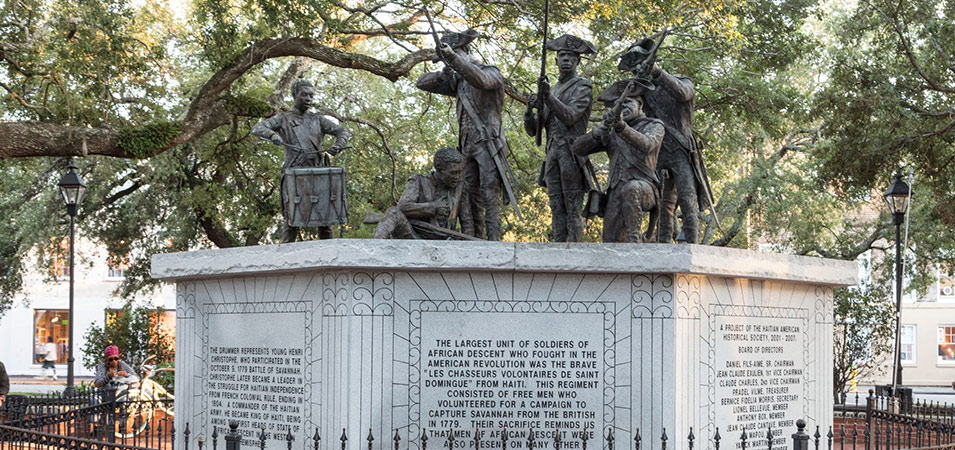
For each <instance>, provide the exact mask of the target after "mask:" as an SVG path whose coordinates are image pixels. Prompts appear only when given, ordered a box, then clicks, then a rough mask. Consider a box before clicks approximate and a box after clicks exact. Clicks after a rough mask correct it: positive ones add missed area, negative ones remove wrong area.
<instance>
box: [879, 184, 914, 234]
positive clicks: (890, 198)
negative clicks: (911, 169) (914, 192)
mask: <svg viewBox="0 0 955 450" xmlns="http://www.w3.org/2000/svg"><path fill="white" fill-rule="evenodd" d="M909 194H910V193H909V185H908V184H905V181H903V180H902V175H901V174H897V175H896V176H895V183H892V186H889V190H887V191H885V195H884V197H885V202H886V203H888V204H889V212H891V213H892V217H893V218H894V219H895V220H896V223H897V224H901V223H902V218H903V217H904V216H905V212H906V211H908V209H909Z"/></svg>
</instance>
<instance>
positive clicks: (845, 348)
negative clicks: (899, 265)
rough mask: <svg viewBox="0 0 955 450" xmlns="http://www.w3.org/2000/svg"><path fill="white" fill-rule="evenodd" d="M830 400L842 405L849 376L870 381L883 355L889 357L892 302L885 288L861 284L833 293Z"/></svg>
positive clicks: (876, 373) (891, 344) (893, 324)
mask: <svg viewBox="0 0 955 450" xmlns="http://www.w3.org/2000/svg"><path fill="white" fill-rule="evenodd" d="M833 307H834V310H833V313H834V320H835V326H834V327H833V333H834V336H833V357H834V358H833V365H832V370H833V380H834V383H833V398H834V399H835V400H834V401H835V402H836V403H841V402H842V395H843V394H844V393H845V392H847V389H848V384H849V382H850V380H851V379H852V377H853V375H854V376H855V378H856V379H862V380H865V379H871V378H872V377H873V376H876V375H879V374H880V372H881V367H880V365H881V364H883V363H884V362H885V360H884V359H882V356H883V355H892V354H893V345H894V344H893V341H892V337H893V336H895V322H894V321H893V320H892V318H893V317H894V311H895V303H894V302H893V301H892V300H890V299H889V295H888V292H887V290H886V289H883V288H880V287H877V286H875V285H869V284H865V283H863V284H862V285H860V286H859V287H858V288H849V289H835V290H834V291H833Z"/></svg>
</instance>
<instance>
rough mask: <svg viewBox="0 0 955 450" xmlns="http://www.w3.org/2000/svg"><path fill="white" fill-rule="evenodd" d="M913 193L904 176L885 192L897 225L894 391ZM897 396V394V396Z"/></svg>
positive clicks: (898, 379)
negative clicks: (905, 227)
mask: <svg viewBox="0 0 955 450" xmlns="http://www.w3.org/2000/svg"><path fill="white" fill-rule="evenodd" d="M910 198H911V192H910V191H909V185H908V184H905V181H902V175H901V174H896V175H895V183H892V186H890V187H889V190H887V191H885V202H886V203H888V204H889V212H891V213H892V222H893V223H895V370H894V371H893V373H892V390H893V393H895V391H896V390H897V386H898V385H900V384H902V341H901V337H900V334H899V333H900V332H901V330H902V324H901V320H902V313H901V311H902V222H903V221H904V220H905V212H906V211H907V210H908V209H909V199H910ZM896 395H897V394H896Z"/></svg>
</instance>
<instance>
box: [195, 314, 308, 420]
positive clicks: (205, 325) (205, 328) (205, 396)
mask: <svg viewBox="0 0 955 450" xmlns="http://www.w3.org/2000/svg"><path fill="white" fill-rule="evenodd" d="M311 307H312V302H311V301H309V300H286V301H274V302H254V303H251V302H235V303H214V302H209V303H204V304H202V308H201V309H204V311H203V314H202V354H203V355H208V354H209V318H210V316H211V315H213V314H262V313H303V314H305V320H304V327H305V333H304V336H303V338H304V339H303V349H306V351H307V349H309V348H310V347H311V346H313V345H317V344H318V343H317V342H316V340H315V333H314V332H313V330H312V325H313V322H312V320H310V317H311V316H312V314H311V313H312V309H311ZM305 356H307V355H303V359H304V360H305V369H304V371H305V374H306V375H305V383H304V384H305V386H304V388H305V393H304V394H303V395H302V401H303V402H304V404H305V405H310V407H306V408H302V409H303V410H304V412H305V417H304V419H305V420H304V421H303V423H302V427H303V429H305V430H308V429H309V428H313V427H314V426H315V423H314V421H313V420H312V410H313V409H316V408H320V407H321V405H320V404H317V403H315V404H313V403H312V384H311V383H310V382H309V380H310V378H311V376H310V375H308V374H311V372H312V362H313V361H312V359H311V358H308V357H305ZM208 361H209V360H208V359H203V376H204V377H205V376H206V375H207V374H208V373H209V362H208ZM201 404H202V405H203V407H205V405H208V404H209V392H208V383H202V403H201ZM205 417H207V418H210V417H209V416H208V415H207V414H206V415H205Z"/></svg>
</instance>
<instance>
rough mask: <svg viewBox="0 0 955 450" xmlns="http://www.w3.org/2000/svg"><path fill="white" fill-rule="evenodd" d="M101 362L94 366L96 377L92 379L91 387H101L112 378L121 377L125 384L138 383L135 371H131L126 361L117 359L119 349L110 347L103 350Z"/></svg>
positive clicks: (113, 346)
mask: <svg viewBox="0 0 955 450" xmlns="http://www.w3.org/2000/svg"><path fill="white" fill-rule="evenodd" d="M103 360H104V361H103V362H101V363H99V365H97V366H96V375H95V376H94V378H93V386H96V387H103V386H106V385H107V384H109V382H110V381H112V380H113V379H114V378H117V377H122V378H124V380H123V382H125V383H135V382H137V381H139V377H138V376H136V371H135V370H133V368H132V367H130V366H129V364H126V361H122V360H120V358H119V347H117V346H115V345H110V346H109V347H106V349H105V350H103ZM117 381H120V380H117Z"/></svg>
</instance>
